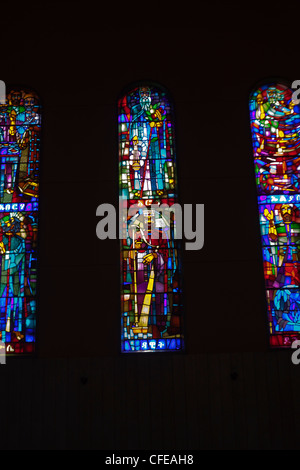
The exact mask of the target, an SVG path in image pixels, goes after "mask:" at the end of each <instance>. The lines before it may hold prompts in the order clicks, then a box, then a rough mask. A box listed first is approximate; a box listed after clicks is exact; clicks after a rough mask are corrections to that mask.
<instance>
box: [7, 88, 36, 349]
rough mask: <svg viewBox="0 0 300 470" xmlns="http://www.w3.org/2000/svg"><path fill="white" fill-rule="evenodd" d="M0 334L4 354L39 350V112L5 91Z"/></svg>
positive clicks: (30, 100)
mask: <svg viewBox="0 0 300 470" xmlns="http://www.w3.org/2000/svg"><path fill="white" fill-rule="evenodd" d="M0 120H1V121H0V159H1V171H0V256H1V277H0V335H1V338H0V339H1V341H2V342H3V343H5V346H6V354H31V353H33V352H34V350H35V331H36V329H35V325H36V285H37V229H38V217H37V214H38V195H39V181H38V175H39V156H40V129H41V108H40V104H39V99H38V97H37V95H36V94H35V93H34V92H32V91H30V90H25V89H13V90H7V96H6V103H5V104H2V105H0Z"/></svg>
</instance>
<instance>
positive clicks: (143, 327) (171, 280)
mask: <svg viewBox="0 0 300 470" xmlns="http://www.w3.org/2000/svg"><path fill="white" fill-rule="evenodd" d="M119 149H120V196H121V197H123V199H125V200H126V204H127V206H128V208H129V209H130V208H132V207H133V206H134V205H137V207H138V210H137V212H136V214H131V215H130V216H128V218H127V219H124V220H123V224H124V225H125V226H126V227H127V230H128V237H127V238H126V239H124V240H122V243H121V266H122V298H121V302H122V350H123V351H142V350H148V351H150V350H167V349H169V350H174V349H182V348H183V331H182V330H183V325H182V289H181V282H180V277H181V275H180V253H179V245H178V241H177V240H175V239H174V223H173V221H171V223H169V222H168V220H166V219H164V217H163V216H162V215H161V212H160V211H159V208H160V205H161V204H166V205H168V206H171V205H172V204H174V203H175V202H176V201H177V190H176V167H175V165H176V162H175V150H174V122H173V115H172V109H171V104H170V100H169V98H168V95H167V93H166V92H165V91H164V90H163V89H161V88H160V87H156V86H148V85H147V84H146V85H144V84H143V85H141V86H138V87H135V88H133V89H132V90H131V91H130V92H129V93H127V94H126V95H124V96H123V97H122V98H121V99H120V101H119ZM172 224H173V225H172Z"/></svg>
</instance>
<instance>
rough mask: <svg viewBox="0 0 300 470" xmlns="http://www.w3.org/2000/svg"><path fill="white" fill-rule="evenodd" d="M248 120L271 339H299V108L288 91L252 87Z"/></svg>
mask: <svg viewBox="0 0 300 470" xmlns="http://www.w3.org/2000/svg"><path fill="white" fill-rule="evenodd" d="M250 119H251V130H252V143H253V151H254V162H255V163H254V164H255V173H256V183H257V191H258V204H259V214H260V227H261V236H262V245H263V260H264V276H265V283H266V297H267V305H268V319H269V328H270V344H271V345H272V346H278V347H290V345H291V343H292V341H293V340H294V339H297V338H298V337H299V338H300V315H299V313H300V298H299V294H300V260H299V253H300V251H299V248H300V190H299V182H300V181H299V177H300V108H299V106H298V104H297V103H296V102H295V101H294V100H293V97H292V90H291V89H290V88H289V87H287V86H286V85H283V84H278V83H272V84H268V85H264V86H261V87H260V88H258V89H257V90H255V91H254V92H253V93H252V95H251V99H250Z"/></svg>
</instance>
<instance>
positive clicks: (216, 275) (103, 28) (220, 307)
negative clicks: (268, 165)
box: [0, 2, 300, 449]
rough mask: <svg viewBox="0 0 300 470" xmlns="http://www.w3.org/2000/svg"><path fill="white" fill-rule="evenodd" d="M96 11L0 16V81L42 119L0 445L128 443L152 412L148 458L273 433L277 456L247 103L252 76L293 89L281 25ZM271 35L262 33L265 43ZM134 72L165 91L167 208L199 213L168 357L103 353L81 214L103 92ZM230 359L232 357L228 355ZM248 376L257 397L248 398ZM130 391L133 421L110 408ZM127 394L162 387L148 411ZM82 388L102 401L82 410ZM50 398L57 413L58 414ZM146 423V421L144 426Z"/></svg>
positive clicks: (106, 193) (241, 9) (243, 8)
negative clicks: (25, 292) (173, 151)
mask: <svg viewBox="0 0 300 470" xmlns="http://www.w3.org/2000/svg"><path fill="white" fill-rule="evenodd" d="M1 8H2V7H1ZM101 8H102V7H101V6H100V7H99V6H98V7H96V6H95V5H94V4H93V3H86V2H84V3H76V2H75V3H74V2H47V3H45V2H40V3H35V2H31V3H30V4H28V3H27V4H26V5H25V4H23V6H21V7H20V10H18V12H17V10H15V12H14V13H13V11H12V9H11V7H8V8H6V9H5V7H3V10H2V13H3V16H2V18H7V21H3V20H1V29H0V38H1V44H2V47H1V76H0V79H2V80H4V81H5V82H6V84H7V85H14V84H20V85H21V86H22V85H25V86H28V87H31V88H33V89H35V90H36V91H37V93H38V94H39V96H40V97H41V100H42V103H43V110H44V114H43V134H42V164H41V213H40V225H39V240H40V267H39V313H38V349H37V357H36V358H35V359H34V360H32V359H29V360H28V361H26V360H24V362H23V364H24V368H23V366H22V365H21V364H22V363H21V361H22V359H18V358H8V365H7V368H6V372H5V374H6V375H5V376H3V384H4V383H5V384H9V386H8V385H7V387H9V388H7V387H6V388H5V387H2V388H1V390H2V392H1V393H2V395H1V396H2V398H3V400H5V397H10V398H8V399H9V400H12V402H18V403H20V409H22V412H21V415H19V414H18V415H17V411H13V413H15V414H16V416H15V422H16V423H18V424H20V423H22V426H23V427H22V428H21V429H20V430H19V434H18V436H19V437H18V440H14V439H13V431H12V428H10V432H9V433H8V434H7V433H6V435H5V439H4V441H2V442H4V446H5V445H6V447H7V448H13V447H14V448H18V445H19V447H21V448H22V447H26V446H27V447H35V448H42V447H44V448H45V447H48V448H51V446H52V447H55V448H63V447H64V446H67V447H71V448H75V447H76V446H78V447H93V446H95V447H98V448H99V447H100V448H101V446H102V448H112V449H113V448H117V447H118V446H119V447H120V446H121V447H122V448H137V447H139V446H140V448H144V447H145V440H143V439H142V438H141V437H138V436H141V434H140V431H141V429H142V428H143V425H144V424H146V423H147V422H148V421H147V419H148V418H149V416H150V417H151V416H152V418H151V419H152V421H151V420H150V421H151V423H152V428H151V429H152V431H153V432H151V431H150V430H149V428H148V431H147V432H148V434H149V436H151V437H149V440H148V443H149V442H150V443H151V442H152V443H153V445H155V446H156V448H160V445H159V442H158V438H157V433H161V432H163V433H164V435H163V436H162V438H161V441H160V442H161V444H162V447H163V446H165V448H167V447H168V446H169V445H170V446H171V447H172V446H173V448H184V445H185V444H186V445H187V446H188V447H189V448H191V447H192V446H193V445H194V446H195V447H198V446H199V447H200V448H218V447H219V448H220V447H222V446H223V447H225V448H228V447H233V448H247V447H248V448H249V447H251V446H252V447H259V448H264V447H265V448H266V447H271V448H276V446H278V445H279V444H278V439H279V437H278V436H280V437H281V436H283V437H284V436H285V439H286V442H284V443H283V444H282V447H283V448H288V447H289V445H292V444H293V443H292V444H291V442H289V443H288V442H287V441H288V438H287V436H288V434H287V432H288V430H287V429H285V431H284V430H283V428H282V427H280V424H278V423H277V424H276V425H277V428H276V426H275V427H274V426H273V428H272V430H271V427H272V424H273V425H274V413H275V412H276V410H277V409H278V407H279V406H280V403H281V401H282V399H283V397H284V393H283V388H282V387H283V381H286V376H287V375H288V381H286V383H288V384H290V385H287V386H288V387H289V388H288V390H289V393H290V394H291V395H293V397H294V398H293V399H292V402H290V403H289V407H288V408H285V409H284V412H283V413H285V414H283V415H281V420H282V422H283V423H286V422H288V423H290V424H291V427H290V428H289V432H290V435H291V436H292V434H293V431H294V429H295V422H296V421H295V419H296V418H294V413H295V412H296V415H295V416H298V415H297V413H298V411H299V410H298V408H297V406H298V405H297V400H296V385H295V384H296V382H295V380H296V375H297V374H296V369H295V368H294V369H288V370H289V372H287V371H286V369H285V364H288V367H289V368H290V367H291V362H290V358H289V355H288V354H287V353H286V352H285V353H284V354H281V352H282V351H281V352H276V356H275V355H272V352H271V353H270V352H268V331H267V322H266V305H265V297H264V295H265V294H264V283H263V272H262V259H261V251H260V250H261V248H260V240H259V225H258V214H257V207H256V188H255V180H254V168H253V160H252V156H251V155H252V152H251V136H250V128H249V117H248V97H249V93H250V91H251V90H252V89H253V87H254V86H255V85H256V84H257V83H258V82H260V81H261V80H264V79H269V78H273V77H279V78H281V77H282V78H284V79H286V80H288V81H289V82H290V83H291V82H292V81H293V80H296V79H299V73H300V71H299V66H298V63H297V60H296V55H295V49H294V48H293V47H288V46H290V45H291V44H295V45H296V44H297V32H296V28H295V25H294V24H293V21H292V20H291V22H290V21H288V20H286V21H285V20H284V19H283V17H282V15H281V13H280V10H279V9H277V8H276V5H274V7H272V9H271V8H268V10H266V11H267V13H265V12H262V6H261V7H260V9H259V13H257V14H255V13H254V11H253V7H252V5H245V4H243V5H242V4H237V5H235V4H228V3H226V4H222V3H220V4H218V3H215V2H214V3H213V4H205V3H203V4H202V3H201V6H200V7H199V6H198V8H197V10H196V9H195V8H194V7H190V8H188V7H187V8H186V9H183V10H179V11H177V12H175V13H176V15H175V16H174V6H173V7H172V8H173V9H172V10H170V11H169V13H168V11H167V9H164V11H162V9H161V6H160V8H157V10H155V8H154V7H150V6H149V8H148V7H147V8H145V10H144V9H142V8H141V5H139V6H138V7H132V11H129V10H128V9H127V7H126V8H125V7H123V8H124V9H123V10H120V9H117V8H116V10H115V11H112V9H111V10H110V13H109V14H108V13H107V12H106V11H104V9H103V10H102V9H101ZM153 8H154V10H155V13H153V11H154V10H153V11H152V9H153ZM11 15H13V20H12V19H11ZM257 15H258V16H257ZM272 25H273V26H274V28H275V29H276V27H277V28H278V29H279V30H280V33H281V34H280V35H278V34H277V35H275V37H270V34H269V33H268V32H267V31H269V28H271V29H272ZM275 25H278V26H276V27H275ZM28 31H29V33H28ZM142 79H147V80H151V81H154V82H158V83H160V84H162V85H163V86H165V87H166V88H167V89H168V90H169V91H170V93H171V95H172V96H173V99H174V105H175V112H176V130H177V133H176V141H177V158H178V167H179V170H180V171H179V175H178V176H179V188H180V196H181V202H182V204H185V203H191V204H194V205H195V204H204V205H205V242H204V247H203V249H202V250H200V251H184V253H183V262H184V293H185V319H186V348H187V351H186V355H185V356H184V358H182V357H181V359H180V358H179V357H173V355H171V356H169V357H165V358H161V357H160V358H159V359H158V358H157V357H156V358H154V356H153V358H152V359H151V358H149V357H148V358H147V359H143V358H141V357H140V358H139V359H137V358H132V356H131V357H128V356H127V357H126V358H123V357H122V358H120V357H119V348H120V346H119V331H120V330H119V323H120V320H119V245H118V241H115V240H105V241H100V240H99V239H97V237H96V231H95V229H96V224H97V221H98V219H97V217H96V215H95V214H96V208H97V206H98V205H100V204H102V203H111V204H115V205H116V207H117V204H118V164H117V159H118V151H117V108H116V105H117V101H116V100H117V96H118V95H119V93H120V91H121V90H122V89H123V88H124V87H126V86H127V85H128V84H130V83H131V82H136V81H137V80H142ZM213 353H214V354H213ZM215 354H216V355H215ZM243 354H250V356H251V357H250V360H248V359H245V361H246V362H243V360H244V359H243V357H244V356H243ZM230 355H231V356H230ZM189 357H190V361H189V359H188V358H189ZM247 357H248V356H247ZM66 358H68V361H66ZM78 358H81V362H80V361H79V362H78ZM84 358H89V359H87V360H86V362H84ZM60 359H62V361H60ZM247 360H248V362H247ZM14 361H15V362H14ZM82 361H83V362H82ZM95 361H96V362H95ZM97 361H99V369H98V362H97ZM131 361H132V363H133V365H134V366H135V367H136V370H137V371H138V373H137V374H136V375H135V374H134V373H133V372H132V369H131ZM142 361H145V362H143V363H142ZM180 361H181V362H180ZM182 361H183V362H182ZM226 361H227V362H226ZM249 361H250V362H249ZM260 361H262V362H261V363H260ZM285 361H286V362H285ZM236 363H237V364H238V365H237V366H236V365H235V364H236ZM259 363H260V369H259V371H257V369H256V366H255V364H259ZM279 363H280V367H281V369H280V371H281V373H278V364H279ZM178 364H179V366H178ZM180 364H181V366H180ZM232 364H233V365H232ZM241 364H242V365H241ZM243 364H246V366H245V367H244V369H243ZM249 364H250V365H249ZM112 365H113V366H112ZM9 366H11V368H9ZM111 366H112V367H111ZM207 367H208V369H207ZM170 368H171V369H170ZM204 368H205V370H206V371H208V372H205V373H204V372H203V371H204ZM236 369H238V373H239V374H240V375H239V377H241V370H243V371H244V372H243V374H244V375H243V374H242V376H243V377H244V379H243V380H244V382H242V385H240V382H232V381H231V373H232V372H234V371H235V370H236ZM249 370H250V372H249ZM25 371H26V374H25ZM89 371H90V372H89ZM91 371H92V372H91ZM126 371H127V372H128V374H129V375H126V374H125V372H126ZM170 371H171V372H170ZM172 371H173V372H172ZM15 372H16V373H15ZM248 372H249V373H248ZM89 373H91V374H92V379H91V381H89V385H88V386H90V385H91V384H92V385H93V387H92V388H91V389H89V392H88V393H87V392H86V391H83V390H86V389H83V388H80V387H82V383H81V382H80V378H81V377H82V376H85V375H89ZM130 373H131V375H130ZM265 373H267V374H269V375H268V377H269V379H265V378H264V377H265ZM20 374H21V375H20ZM120 374H121V375H120ZM122 374H123V375H122ZM203 374H204V375H203ZM205 374H206V375H205ZM249 374H250V375H249ZM251 374H252V375H251ZM253 374H254V375H253ZM254 376H255V377H256V378H255V381H254V382H253V380H252V378H253V377H254ZM56 377H57V381H56ZM93 377H94V378H93ZM122 377H123V379H124V382H122V380H123V379H122V380H121V378H122ZM145 377H146V379H145ZM149 377H150V378H152V379H151V380H152V381H149V380H150V379H149ZM145 380H146V382H145ZM209 380H210V382H208V381H209ZM265 380H268V387H269V388H267V390H268V391H267V392H264V394H263V395H260V389H261V387H262V388H263V390H266V389H265V388H264V387H265V385H264V383H265V382H264V381H265ZM133 383H135V384H137V385H136V387H138V390H140V391H141V393H146V395H145V396H146V399H147V397H148V399H149V400H148V402H147V403H148V404H149V403H150V405H149V406H150V409H149V408H147V409H146V411H145V408H144V407H143V406H142V405H143V402H142V401H141V399H140V402H139V403H140V405H139V406H140V408H139V410H140V411H138V412H137V411H136V415H132V414H131V413H130V412H129V411H124V410H125V407H126V403H131V404H132V406H133V407H134V403H135V402H134V400H133V399H132V394H133V393H136V390H137V389H136V388H135V387H133ZM145 384H149V386H150V385H151V384H152V385H151V386H152V387H154V385H156V386H157V389H159V387H162V389H163V390H164V392H163V396H164V400H165V401H164V405H162V403H161V401H160V400H161V395H159V394H158V393H157V392H156V391H155V392H153V393H152V392H151V396H150V395H149V394H150V392H149V389H148V388H147V385H145ZM153 384H154V385H153ZM162 384H163V385H162ZM209 384H210V385H209ZM220 384H221V385H222V384H223V385H222V387H221V389H220V388H219V385H220ZM236 384H238V385H236ZM21 386H22V389H25V388H26V386H27V387H31V388H30V390H33V394H31V393H29V392H28V391H27V392H26V393H27V395H26V397H27V399H28V400H27V405H26V406H25V407H24V408H22V406H23V405H21V403H22V397H21V395H20V396H19V395H18V393H19V392H18V390H20V387H21ZM122 386H123V391H124V393H125V395H123V394H121V389H122ZM249 386H250V387H252V388H251V389H250V391H249ZM207 387H210V388H207ZM232 387H233V388H232ZM274 388H275V389H276V390H277V392H276V393H277V395H276V396H275V398H274V395H272V390H273V389H274ZM279 388H280V392H278V390H279ZM27 390H28V389H27ZM40 390H41V393H39V391H40ZM42 390H43V392H42ZM118 390H119V392H118ZM155 390H156V389H155ZM192 390H194V393H192ZM213 390H214V391H213ZM217 390H219V391H220V393H218V392H217ZM222 390H223V392H224V394H223V392H222ZM174 391H175V393H176V397H175V398H174V396H173V395H172V396H173V399H174V401H173V402H172V404H168V397H169V396H171V395H170V394H172V393H174ZM111 392H113V393H114V395H111ZM86 393H87V397H85V395H84V394H86ZM100 396H102V397H103V399H108V402H107V403H108V407H105V405H104V403H103V402H101V405H99V402H98V400H99V397H100ZM112 396H113V398H111V397H112ZM183 396H184V399H183V400H182V401H180V400H181V397H183ZM126 397H127V398H126ZM197 397H199V399H197ZM205 397H206V398H205ZM260 397H261V399H260ZM269 399H270V400H271V401H269ZM70 400H71V401H70ZM120 400H121V402H120ZM122 400H123V401H122ZM35 403H37V404H38V407H39V409H37V408H36V407H35ZM49 403H50V404H51V406H52V407H53V410H55V411H53V413H51V411H49ZM64 403H67V405H66V406H67V410H68V411H67V412H68V413H69V414H68V416H67V415H66V414H63V413H61V410H63V409H64V410H65V409H66V408H65V407H64ZM120 403H123V404H124V408H122V409H120ZM180 403H181V405H180ZM191 403H193V406H194V408H193V409H192V408H191V406H192V405H191ZM87 404H88V405H87ZM98 405H99V406H98ZM165 405H166V406H169V408H168V410H169V414H168V416H171V415H172V413H173V414H174V413H176V416H177V417H178V421H176V423H177V424H176V425H177V426H178V434H176V435H175V434H173V438H172V434H170V433H171V432H172V429H173V428H172V426H171V424H172V423H171V421H170V420H169V419H168V417H167V415H166V414H164V413H165V411H164V409H165V408H164V406H165ZM87 406H88V415H87V414H86V412H85V411H86V408H85V407H87ZM118 406H119V408H118ZM147 406H148V405H147ZM116 407H117V408H116ZM131 409H132V408H131ZM109 410H111V412H109ZM147 410H148V411H147ZM193 410H196V411H195V413H196V414H195V415H194V414H193ZM207 410H210V411H207ZM218 410H221V411H222V413H221V414H220V413H219V411H218ZM241 410H244V411H243V413H245V414H244V415H243V416H244V418H240V411H241ZM264 410H266V411H265V412H264ZM120 413H121V415H120ZM147 413H148V415H147ZM153 413H154V414H153ZM19 416H21V418H20V421H18V418H19ZM53 416H55V419H56V421H53V419H54V418H53ZM161 416H164V418H162V417H161ZM253 416H254V417H255V418H253ZM155 417H157V419H158V420H159V419H161V420H162V421H163V423H164V425H163V427H162V428H160V430H159V427H158V425H157V422H158V421H157V420H156V421H155ZM195 417H196V418H195ZM97 419H98V420H97ZM149 419H150V418H149ZM190 419H192V420H193V419H194V421H195V423H194V424H193V421H189V420H190ZM241 419H245V420H246V421H243V422H242V421H241ZM253 419H254V420H255V423H254V424H253V422H252V420H253ZM28 420H29V421H30V423H31V425H30V426H31V427H30V429H31V434H30V435H29V434H26V422H27V421H28ZM51 420H52V421H51ZM74 420H75V421H74ZM222 420H223V421H222ZM286 420H288V421H286ZM50 421H51V423H52V424H51V425H49V426H50V427H49V426H48V427H47V425H48V424H49V423H50ZM150 421H149V422H150ZM74 422H76V423H75V424H76V425H74ZM280 422H281V421H280ZM7 423H8V426H9V423H10V415H9V414H7ZM201 423H202V424H201ZM222 423H223V424H222ZM245 423H246V424H245ZM187 425H188V426H189V427H186V426H187ZM59 426H60V431H59V433H58V434H57V431H56V429H57V428H58V427H59ZM215 426H217V427H215ZM222 426H223V427H222ZM261 426H262V428H261ZM104 427H108V429H109V430H110V431H111V435H110V434H108V435H107V434H105V433H104V432H103V429H104ZM220 427H221V428H222V429H221V428H220ZM171 428H172V429H171ZM219 428H220V429H221V430H220V429H219ZM101 429H102V430H101ZM161 429H162V430H163V431H161ZM186 429H188V431H187V432H188V434H187V435H188V436H191V439H192V440H191V441H190V443H187V441H186V439H187V437H186V436H187V435H186V434H184V432H183V430H186ZM218 429H219V431H218ZM259 429H260V435H259V436H260V437H257V435H256V430H259ZM262 429H264V431H262ZM279 429H280V432H279ZM87 430H88V431H87ZM228 430H229V431H230V432H231V434H229V435H228ZM206 431H207V432H206ZM277 431H278V432H279V434H278V433H277V434H276V432H277ZM86 432H88V433H90V434H86ZM97 432H98V434H97ZM130 432H134V433H135V434H133V435H132V434H131V438H129V437H128V436H130V434H128V433H130ZM174 432H175V433H176V432H177V431H174ZM243 432H244V433H246V432H248V436H249V435H250V438H248V440H247V438H246V437H245V436H246V434H243ZM99 433H100V434H99ZM122 433H123V434H122ZM124 433H125V434H124ZM207 433H208V434H207ZM249 433H250V434H249ZM251 433H252V434H251ZM266 433H267V434H266ZM88 436H90V438H89V437H88ZM99 436H100V437H99ZM101 436H102V437H101ZM124 436H127V437H126V438H125V437H124ZM134 436H136V439H135V437H134ZM158 436H160V434H158ZM170 436H171V437H170ZM201 436H202V437H203V439H204V441H203V440H201V439H202V437H201ZM205 436H206V437H205ZM207 436H208V437H207ZM220 436H223V437H220ZM230 436H232V438H231V437H230ZM234 436H235V437H234ZM240 436H244V437H245V439H246V440H244V441H243V438H242V437H240ZM251 436H252V437H251ZM255 436H256V437H255ZM266 436H267V437H266ZM146 437H147V435H146ZM146 437H145V439H146ZM100 438H101V439H102V441H101V439H100ZM24 439H25V441H24ZM109 439H110V440H109ZM172 439H173V440H172ZM205 439H207V442H206V441H205ZM220 439H223V440H222V443H221V441H220ZM224 439H225V440H224ZM259 439H261V440H260V441H259V442H258V440H259ZM200 441H201V442H200ZM18 442H19V444H18ZM293 442H294V441H293ZM149 445H150V444H149ZM150 448H151V447H150Z"/></svg>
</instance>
